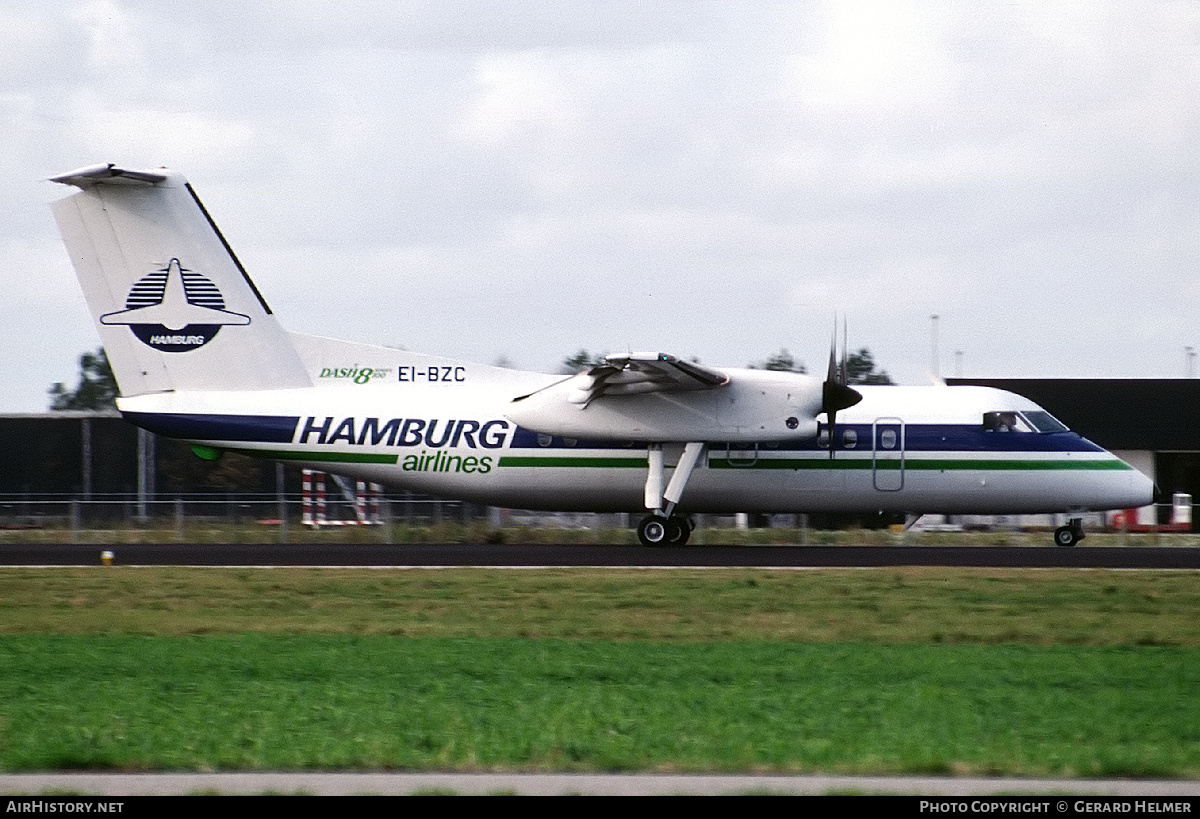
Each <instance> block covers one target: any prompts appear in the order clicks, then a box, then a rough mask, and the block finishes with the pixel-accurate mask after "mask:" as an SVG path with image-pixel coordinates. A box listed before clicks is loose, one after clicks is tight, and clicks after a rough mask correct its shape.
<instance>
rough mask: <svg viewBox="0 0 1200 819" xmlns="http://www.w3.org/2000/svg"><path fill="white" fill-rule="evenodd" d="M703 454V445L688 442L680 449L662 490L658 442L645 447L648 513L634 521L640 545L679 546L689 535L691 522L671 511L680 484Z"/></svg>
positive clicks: (677, 499)
mask: <svg viewBox="0 0 1200 819" xmlns="http://www.w3.org/2000/svg"><path fill="white" fill-rule="evenodd" d="M703 455H704V444H703V443H701V442H692V443H688V444H687V445H686V446H684V448H683V455H682V456H680V459H679V464H678V465H677V466H676V467H675V470H674V472H672V474H671V481H670V483H669V484H667V487H666V489H663V471H664V469H663V451H662V444H650V445H649V446H647V447H646V461H647V467H648V469H647V471H646V492H645V499H646V509H648V510H649V511H650V512H651V514H650V515H648V516H646V517H644V518H642V522H641V523H639V524H638V527H637V533H638V540H640V541H641V542H642V545H643V546H682V545H683V544H685V543H687V541H688V537H689V536H690V535H691V534H692V524H691V521H690V520H688V519H687V518H686V517H684V516H683V515H676V514H675V507H676V505H677V504H678V503H679V499H680V498H681V497H683V490H684V487H686V486H687V482H688V479H689V478H690V477H691V476H692V470H694V469H695V468H696V464H698V463H699V462H700V459H701V457H703Z"/></svg>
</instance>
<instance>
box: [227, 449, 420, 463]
mask: <svg viewBox="0 0 1200 819" xmlns="http://www.w3.org/2000/svg"><path fill="white" fill-rule="evenodd" d="M226 451H227V452H236V453H238V454H239V455H249V456H250V457H251V458H269V459H271V460H273V461H311V462H313V463H323V464H395V463H397V462H399V460H400V456H399V455H377V454H374V453H370V452H293V451H290V450H286V449H227V450H226Z"/></svg>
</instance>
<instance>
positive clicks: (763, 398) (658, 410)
mask: <svg viewBox="0 0 1200 819" xmlns="http://www.w3.org/2000/svg"><path fill="white" fill-rule="evenodd" d="M821 391H822V386H821V381H820V380H818V379H815V378H813V377H811V376H808V375H801V374H799V373H782V372H771V371H769V370H739V369H731V370H716V369H711V368H709V367H701V366H700V365H698V364H693V363H692V362H690V361H680V360H679V359H678V358H676V357H675V356H672V355H667V354H665V353H629V354H622V355H613V356H608V357H607V360H606V361H605V362H604V363H603V364H600V365H598V366H595V367H592V368H590V369H587V370H583V371H582V372H580V373H578V374H577V375H573V376H570V377H569V378H564V379H563V380H562V381H559V382H557V383H554V384H551V385H549V386H547V387H544V388H542V389H540V390H538V391H537V392H533V393H530V394H528V395H523V396H521V397H519V398H516V399H514V400H513V401H512V403H510V404H509V405H508V409H507V411H506V412H505V415H506V416H507V417H508V419H509V420H511V421H514V422H516V423H517V424H519V425H520V426H522V427H524V428H525V429H530V430H534V431H536V432H540V433H543V434H546V435H561V436H563V437H564V438H575V439H578V440H602V441H657V442H668V441H674V442H684V443H686V442H694V441H760V440H761V441H782V440H793V439H804V438H813V437H816V434H817V422H816V420H815V416H816V414H817V413H818V412H819V411H820V409H821Z"/></svg>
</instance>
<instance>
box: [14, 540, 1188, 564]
mask: <svg viewBox="0 0 1200 819" xmlns="http://www.w3.org/2000/svg"><path fill="white" fill-rule="evenodd" d="M104 551H110V552H112V554H113V559H112V562H113V563H114V564H115V565H126V566H363V567H382V566H403V567H409V566H411V567H418V566H426V567H430V566H480V567H485V566H486V567H569V566H591V567H614V568H615V567H664V568H714V567H747V568H788V569H804V568H872V567H898V566H956V567H980V568H1027V569H1062V568H1070V569H1200V548H1193V547H1141V546H1138V547H1075V548H1069V549H1064V548H1056V547H1052V546H685V547H667V548H646V547H642V546H600V545H553V544H522V545H502V546H497V545H473V544H397V545H389V544H372V543H359V544H241V543H138V544H114V545H98V544H88V545H77V544H54V543H50V544H4V545H0V566H89V565H101V563H102V559H101V554H102V552H104Z"/></svg>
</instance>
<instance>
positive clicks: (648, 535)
mask: <svg viewBox="0 0 1200 819" xmlns="http://www.w3.org/2000/svg"><path fill="white" fill-rule="evenodd" d="M637 533H638V540H640V541H641V542H642V545H643V546H662V545H663V544H664V543H667V542H668V541H669V540H670V529H669V527H668V520H667V519H665V518H660V517H658V516H657V515H648V516H647V517H644V518H642V522H641V523H639V524H638V527H637Z"/></svg>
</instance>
